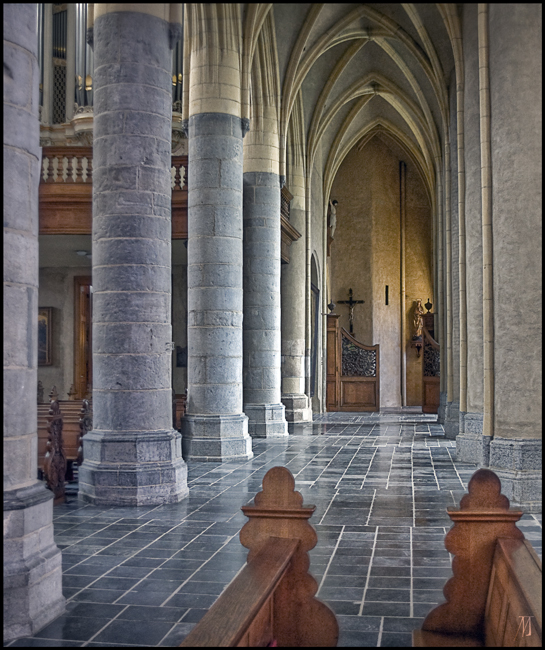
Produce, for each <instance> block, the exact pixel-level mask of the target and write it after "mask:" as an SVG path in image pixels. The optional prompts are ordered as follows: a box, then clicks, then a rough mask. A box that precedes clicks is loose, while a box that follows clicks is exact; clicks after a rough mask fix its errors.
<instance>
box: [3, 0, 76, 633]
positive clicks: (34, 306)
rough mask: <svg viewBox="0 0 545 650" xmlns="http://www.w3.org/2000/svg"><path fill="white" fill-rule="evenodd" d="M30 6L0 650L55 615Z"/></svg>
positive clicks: (18, 57)
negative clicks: (42, 406) (43, 445)
mask: <svg viewBox="0 0 545 650" xmlns="http://www.w3.org/2000/svg"><path fill="white" fill-rule="evenodd" d="M36 30H37V11H36V5H35V4H7V5H4V316H5V318H6V327H5V328H4V390H3V394H4V449H3V455H4V643H7V642H8V641H11V640H13V639H16V638H18V637H22V636H31V635H32V634H34V633H35V632H37V631H38V630H39V629H40V628H42V627H44V626H45V625H46V624H47V623H49V622H50V621H52V620H53V619H54V618H56V617H57V616H58V615H59V614H61V613H62V611H63V610H64V605H65V600H64V598H63V595H62V584H61V579H62V569H61V552H60V551H59V549H58V548H57V546H56V545H55V543H54V541H53V523H52V520H53V494H52V492H50V491H49V490H47V489H46V488H45V484H44V483H42V482H41V481H37V465H38V451H37V450H38V436H37V421H38V414H37V406H36V386H37V380H38V374H37V362H38V350H37V342H38V319H37V315H38V185H39V182H40V161H41V151H40V147H39V144H38V143H39V135H40V133H39V123H38V102H39V94H38V84H39V71H38V61H37V52H36V49H37V34H36Z"/></svg>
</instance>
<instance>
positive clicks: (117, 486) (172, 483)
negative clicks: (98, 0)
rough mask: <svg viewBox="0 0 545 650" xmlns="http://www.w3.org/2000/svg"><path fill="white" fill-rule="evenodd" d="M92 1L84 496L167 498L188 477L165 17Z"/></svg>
mask: <svg viewBox="0 0 545 650" xmlns="http://www.w3.org/2000/svg"><path fill="white" fill-rule="evenodd" d="M131 6H133V7H142V11H145V8H146V7H148V5H131ZM97 7H100V12H99V15H98V16H97V13H96V11H95V23H94V35H93V38H94V55H95V76H94V85H95V90H94V116H95V117H94V146H93V290H94V291H93V402H94V403H93V410H94V417H93V425H94V429H93V431H91V432H89V433H88V434H87V435H86V436H85V440H84V458H85V460H84V462H83V464H82V465H81V467H80V472H79V485H80V497H82V498H83V499H84V500H85V501H89V502H91V503H94V504H97V505H151V504H163V503H172V502H176V501H180V500H181V499H183V498H184V497H185V496H186V495H187V493H188V489H187V482H186V476H187V468H186V465H185V462H184V461H183V459H182V455H181V438H180V435H179V434H178V433H177V432H176V431H174V430H173V429H172V392H171V377H172V371H171V358H172V352H171V343H170V342H171V341H172V333H171V330H172V328H171V322H170V308H171V296H170V287H171V251H170V246H171V218H170V217H171V213H170V209H171V206H170V202H171V190H170V164H171V154H170V151H171V110H172V109H171V101H172V100H171V52H170V48H169V23H168V22H167V21H165V20H163V19H162V18H160V17H157V16H154V15H151V14H149V13H141V12H140V11H120V12H117V11H115V7H117V5H97V6H96V7H95V10H96V9H97ZM110 8H113V9H114V10H113V11H112V10H111V9H110Z"/></svg>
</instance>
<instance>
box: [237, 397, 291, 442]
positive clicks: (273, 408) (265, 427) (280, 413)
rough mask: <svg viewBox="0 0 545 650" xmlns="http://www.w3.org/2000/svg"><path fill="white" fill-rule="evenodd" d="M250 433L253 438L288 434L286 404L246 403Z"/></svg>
mask: <svg viewBox="0 0 545 650" xmlns="http://www.w3.org/2000/svg"><path fill="white" fill-rule="evenodd" d="M244 413H245V414H246V415H247V416H248V433H249V434H250V436H251V437H252V438H281V437H284V436H287V435H288V423H287V422H286V417H285V414H286V408H285V406H284V404H245V405H244Z"/></svg>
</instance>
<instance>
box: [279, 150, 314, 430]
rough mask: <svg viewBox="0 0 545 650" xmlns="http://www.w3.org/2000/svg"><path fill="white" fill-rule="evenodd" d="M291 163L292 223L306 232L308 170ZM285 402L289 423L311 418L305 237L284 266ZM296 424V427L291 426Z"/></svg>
mask: <svg viewBox="0 0 545 650" xmlns="http://www.w3.org/2000/svg"><path fill="white" fill-rule="evenodd" d="M294 158H295V154H292V155H291V156H290V161H291V164H290V166H289V170H290V173H289V175H288V180H287V187H288V188H289V190H290V192H291V193H292V194H293V199H292V201H291V204H290V223H291V224H292V225H293V226H294V228H296V229H297V230H298V231H299V232H301V233H304V232H306V208H305V205H306V203H305V173H304V169H303V165H302V161H300V160H297V161H296V160H294ZM281 283H282V403H283V404H284V406H285V407H286V420H287V421H288V422H289V423H290V427H291V423H301V422H312V408H311V406H310V403H309V398H308V396H307V395H306V394H305V380H306V356H305V355H306V346H305V341H306V316H305V314H306V240H305V238H304V237H301V238H300V239H298V240H297V241H294V242H293V243H292V244H291V246H290V261H289V264H284V265H283V266H282V278H281ZM292 428H293V427H292Z"/></svg>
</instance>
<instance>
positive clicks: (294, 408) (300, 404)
mask: <svg viewBox="0 0 545 650" xmlns="http://www.w3.org/2000/svg"><path fill="white" fill-rule="evenodd" d="M282 404H284V406H285V407H286V421H287V422H312V409H311V408H310V406H309V403H308V397H307V396H306V395H304V394H303V395H301V394H286V395H282Z"/></svg>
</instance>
